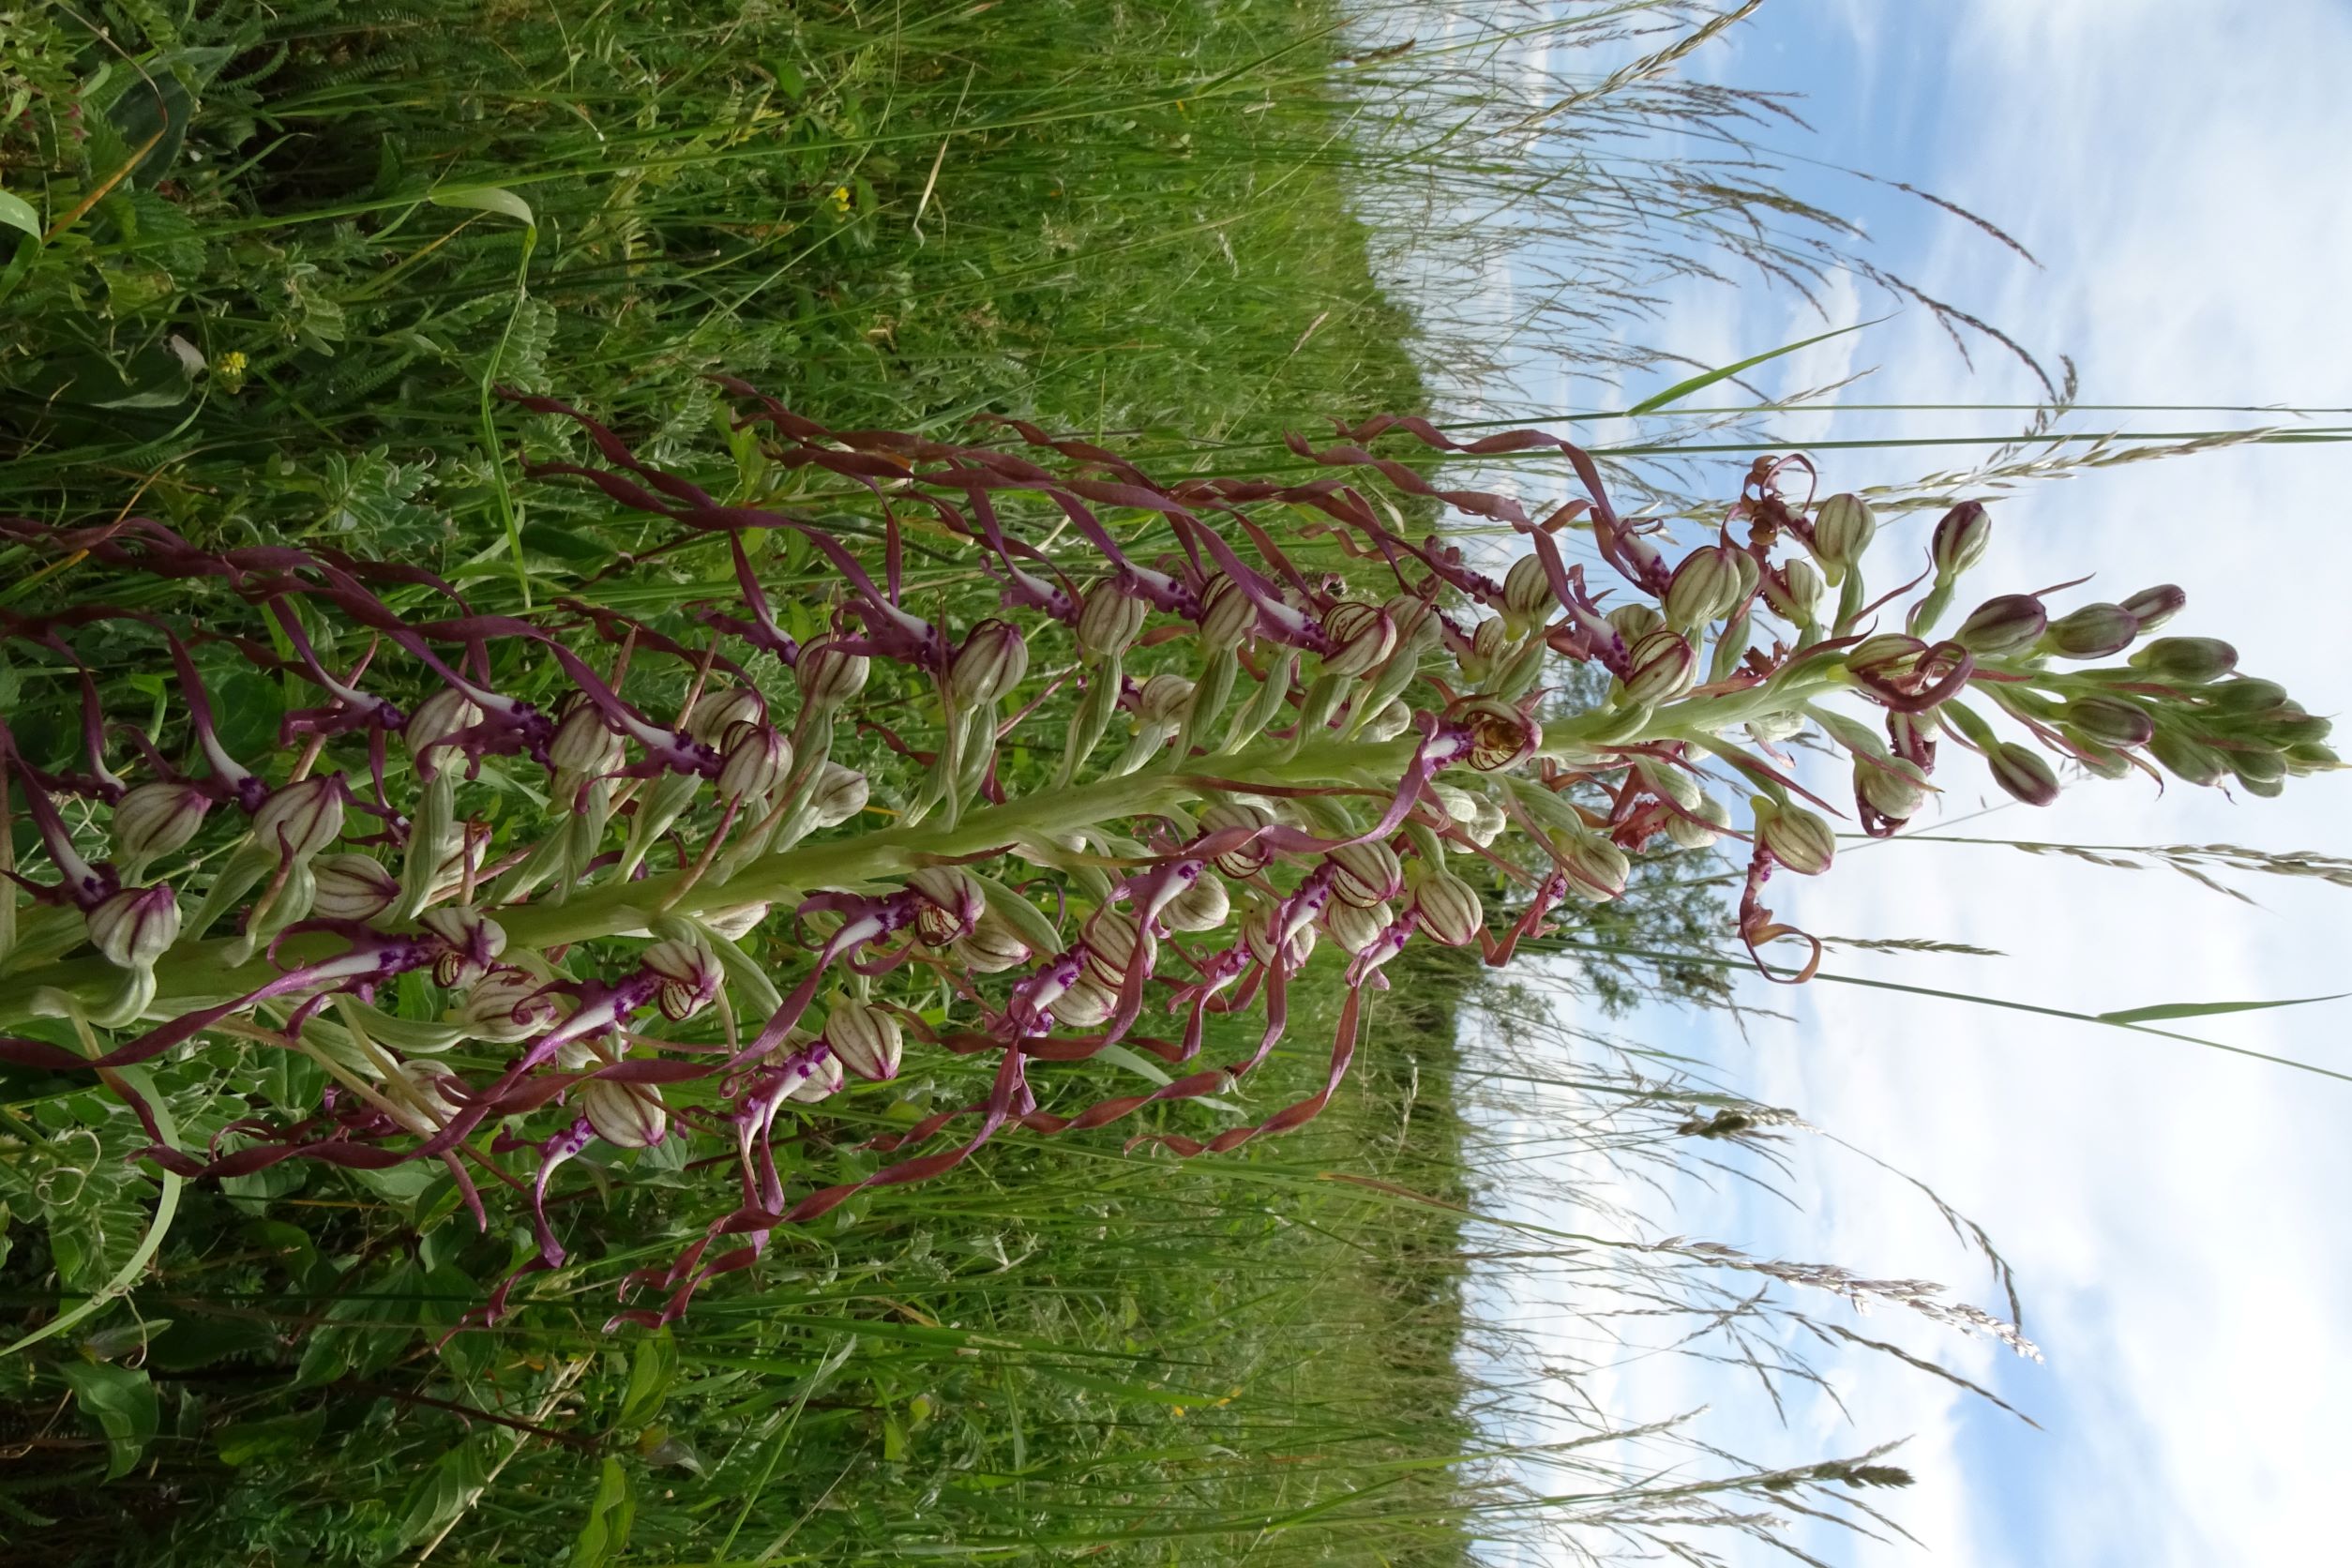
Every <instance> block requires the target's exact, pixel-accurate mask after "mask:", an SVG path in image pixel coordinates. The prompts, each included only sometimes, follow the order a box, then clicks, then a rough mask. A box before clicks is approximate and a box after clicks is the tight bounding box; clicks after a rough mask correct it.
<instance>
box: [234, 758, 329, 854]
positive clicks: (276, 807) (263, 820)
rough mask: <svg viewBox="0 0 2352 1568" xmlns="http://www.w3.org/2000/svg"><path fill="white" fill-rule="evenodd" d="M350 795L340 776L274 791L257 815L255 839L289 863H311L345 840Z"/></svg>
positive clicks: (313, 779)
mask: <svg viewBox="0 0 2352 1568" xmlns="http://www.w3.org/2000/svg"><path fill="white" fill-rule="evenodd" d="M347 793H348V792H347V791H346V790H345V788H344V786H343V776H342V775H341V774H339V773H330V774H322V775H314V776H311V777H309V778H305V779H301V780H298V781H297V782H295V783H293V784H288V785H286V786H285V787H283V788H282V789H279V790H276V791H273V792H271V793H270V796H269V798H268V799H267V800H264V801H263V802H262V806H261V809H260V810H258V811H256V812H254V813H253V837H255V838H256V839H258V840H259V841H260V842H261V843H262V844H263V845H264V846H265V847H267V848H269V849H272V850H275V851H277V852H279V854H281V855H284V856H285V857H287V858H288V859H291V860H308V859H309V858H310V857H311V856H312V855H314V854H317V853H318V852H320V851H321V850H323V849H324V848H326V847H327V846H328V845H329V844H332V843H333V842H335V840H336V839H337V838H338V837H341V835H342V831H343V798H344V796H345V795H346V794H347Z"/></svg>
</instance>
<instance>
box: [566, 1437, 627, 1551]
mask: <svg viewBox="0 0 2352 1568" xmlns="http://www.w3.org/2000/svg"><path fill="white" fill-rule="evenodd" d="M636 1518H637V1500H636V1499H635V1498H634V1497H633V1496H631V1495H630V1492H629V1477H628V1471H626V1470H623V1469H622V1468H621V1462H620V1461H619V1460H618V1459H614V1458H612V1457H611V1456H610V1455H608V1456H607V1457H606V1459H605V1461H604V1468H603V1470H601V1471H599V1472H598V1474H597V1476H596V1497H595V1498H594V1499H592V1500H590V1501H589V1504H588V1521H587V1523H585V1524H583V1525H581V1526H580V1533H579V1534H578V1535H577V1536H575V1537H573V1539H572V1555H571V1556H570V1557H569V1558H566V1559H565V1564H566V1568H597V1565H598V1564H600V1563H603V1562H606V1561H609V1560H612V1559H613V1558H616V1557H618V1556H619V1555H620V1553H621V1552H622V1550H623V1549H624V1548H625V1547H626V1546H627V1545H628V1540H629V1526H630V1525H631V1524H632V1523H634V1522H635V1521H636Z"/></svg>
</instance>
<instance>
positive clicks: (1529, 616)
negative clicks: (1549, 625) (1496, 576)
mask: <svg viewBox="0 0 2352 1568" xmlns="http://www.w3.org/2000/svg"><path fill="white" fill-rule="evenodd" d="M1559 609H1560V600H1559V599H1558V598H1556V597H1554V596H1553V594H1552V580H1551V576H1550V574H1549V573H1547V572H1545V570H1544V562H1543V560H1542V558H1541V557H1539V556H1534V555H1522V556H1520V557H1519V558H1518V559H1517V560H1516V561H1514V562H1512V563H1511V569H1510V570H1509V571H1508V572H1505V573H1504V574H1503V579H1502V612H1503V613H1504V614H1505V615H1507V616H1509V617H1511V618H1512V619H1513V620H1515V621H1516V622H1518V623H1519V626H1520V629H1521V630H1523V631H1524V630H1531V629H1532V628H1534V627H1536V626H1541V625H1543V624H1544V623H1545V622H1546V621H1548V620H1550V619H1551V618H1552V614H1553V612H1554V611H1558V610H1559Z"/></svg>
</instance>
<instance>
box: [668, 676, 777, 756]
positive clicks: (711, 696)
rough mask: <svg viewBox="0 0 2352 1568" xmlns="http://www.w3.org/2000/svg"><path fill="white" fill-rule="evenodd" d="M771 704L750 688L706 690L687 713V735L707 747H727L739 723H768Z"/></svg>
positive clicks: (730, 687) (723, 687)
mask: <svg viewBox="0 0 2352 1568" xmlns="http://www.w3.org/2000/svg"><path fill="white" fill-rule="evenodd" d="M767 717H768V705H767V702H766V701H764V700H763V699H762V698H761V696H760V694H759V693H758V692H756V691H754V690H752V689H751V687H749V686H721V687H720V688H719V689H717V690H716V691H706V692H704V693H703V694H702V695H701V696H700V697H698V698H696V699H695V700H694V706H692V707H690V708H688V709H687V710H686V734H687V735H689V736H690V737H692V738H693V739H695V740H698V741H700V742H701V743H702V744H703V745H704V746H720V745H722V744H724V742H725V741H726V738H727V734H728V731H731V730H732V729H734V727H735V726H736V725H738V724H764V723H766V722H767Z"/></svg>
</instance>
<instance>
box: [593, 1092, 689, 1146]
mask: <svg viewBox="0 0 2352 1568" xmlns="http://www.w3.org/2000/svg"><path fill="white" fill-rule="evenodd" d="M580 1114H581V1115H583V1116H585V1117H587V1118H588V1124H589V1125H590V1126H592V1127H594V1128H596V1136H597V1137H598V1138H603V1139H604V1140H605V1141H606V1142H607V1143H610V1144H611V1145H613V1146H614V1147H615V1148H619V1149H643V1148H646V1147H648V1146H650V1145H652V1144H656V1143H659V1142H660V1141H661V1138H662V1134H663V1133H665V1132H667V1131H668V1130H669V1127H670V1113H669V1112H668V1111H667V1110H665V1109H664V1108H662V1103H661V1092H660V1091H659V1090H658V1089H656V1088H655V1087H654V1086H653V1085H652V1084H650V1083H615V1082H613V1081H612V1080H611V1078H590V1079H589V1080H588V1081H587V1082H586V1083H583V1084H581V1085H580Z"/></svg>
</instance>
